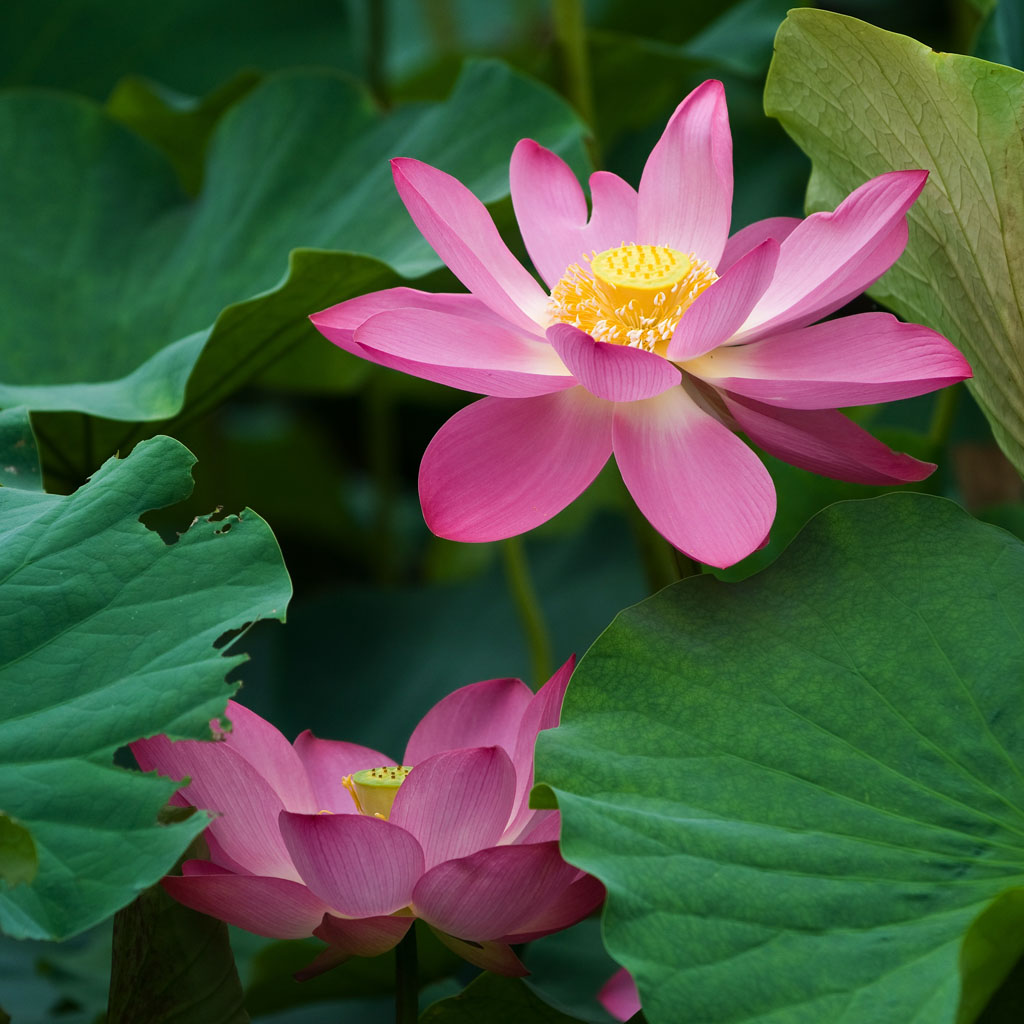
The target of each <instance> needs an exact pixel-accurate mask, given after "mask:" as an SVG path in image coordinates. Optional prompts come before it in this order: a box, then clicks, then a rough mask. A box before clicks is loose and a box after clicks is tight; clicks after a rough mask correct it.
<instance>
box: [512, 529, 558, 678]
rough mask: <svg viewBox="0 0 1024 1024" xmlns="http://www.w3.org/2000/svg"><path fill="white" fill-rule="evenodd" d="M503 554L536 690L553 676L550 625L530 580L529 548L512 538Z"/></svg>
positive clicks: (517, 539) (520, 539) (518, 539)
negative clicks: (527, 556) (546, 622)
mask: <svg viewBox="0 0 1024 1024" xmlns="http://www.w3.org/2000/svg"><path fill="white" fill-rule="evenodd" d="M501 550H502V555H503V556H504V559H505V575H506V577H507V578H508V586H509V590H510V591H511V592H512V599H513V601H515V605H516V610H517V611H518V612H519V619H520V621H521V622H522V624H523V630H524V631H525V633H526V643H527V646H528V647H529V649H530V666H531V669H532V671H533V679H534V683H533V685H534V689H538V688H539V687H541V686H543V685H544V681H545V680H546V679H547V678H548V677H549V676H550V675H551V671H552V670H551V641H550V639H549V638H548V630H547V626H546V625H545V624H544V613H543V612H542V611H541V608H540V602H539V601H538V600H537V592H536V591H535V590H534V587H533V581H532V580H531V579H530V566H529V563H528V561H527V559H526V549H525V547H524V546H523V541H522V538H521V537H509V539H508V540H505V541H502V543H501Z"/></svg>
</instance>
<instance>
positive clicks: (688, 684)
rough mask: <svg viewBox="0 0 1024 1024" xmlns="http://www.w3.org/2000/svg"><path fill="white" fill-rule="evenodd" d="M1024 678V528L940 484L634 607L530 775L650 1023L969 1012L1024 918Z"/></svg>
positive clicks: (846, 514) (845, 512)
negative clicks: (727, 577) (765, 558)
mask: <svg viewBox="0 0 1024 1024" xmlns="http://www.w3.org/2000/svg"><path fill="white" fill-rule="evenodd" d="M1022 680H1024V544H1021V542H1020V541H1019V540H1017V539H1016V538H1015V537H1012V536H1010V535H1009V534H1007V533H1005V532H1003V531H1002V530H1000V529H998V528H996V527H992V526H987V525H984V524H982V523H979V522H977V521H976V520H973V519H971V518H970V516H968V515H967V514H966V513H965V512H964V511H963V510H962V509H961V508H959V506H956V505H954V504H952V503H951V502H948V501H945V500H943V499H941V498H935V497H931V496H928V495H923V494H914V493H900V494H890V495H887V496H885V497H881V498H874V499H871V500H866V501H857V502H844V503H842V504H838V505H833V506H832V507H830V508H828V509H826V510H825V511H824V512H822V513H820V514H819V515H818V516H816V517H815V518H814V519H813V520H811V522H810V524H809V525H808V526H807V527H806V528H805V529H804V531H803V532H802V533H801V534H800V535H799V536H798V537H797V539H796V540H795V541H794V542H793V544H792V546H791V547H790V548H789V549H788V550H787V551H786V552H784V553H783V554H782V555H781V556H780V557H779V559H778V561H777V562H776V563H775V564H773V565H772V566H771V567H769V568H768V569H766V570H764V571H763V572H762V573H760V574H759V575H757V576H754V577H751V578H749V579H747V580H745V581H744V582H742V583H733V584H730V583H722V582H719V581H717V580H715V579H712V578H711V577H709V576H701V577H693V578H690V579H687V580H684V581H682V582H680V583H678V584H676V585H674V586H672V587H669V588H668V589H666V590H664V591H662V592H661V593H659V594H657V595H655V596H654V597H652V598H649V599H648V600H646V601H644V602H642V603H641V604H639V605H636V606H634V607H633V608H630V609H628V610H626V611H624V612H622V613H621V614H620V615H619V616H618V618H616V620H615V621H614V622H613V623H612V625H611V626H610V627H609V628H608V629H607V630H606V631H605V633H604V634H603V635H602V636H601V637H600V638H599V639H598V640H597V642H596V643H595V644H594V646H593V647H592V648H591V649H590V651H589V652H588V653H587V655H586V656H585V657H584V659H583V660H582V662H581V663H580V666H579V668H578V669H577V671H576V674H575V675H574V677H573V680H572V683H571V684H570V686H569V690H568V694H567V696H566V700H565V706H564V709H563V713H562V726H561V728H559V729H556V730H554V731H552V732H548V733H545V734H544V735H542V736H541V739H540V744H539V750H538V765H537V778H538V780H541V781H542V782H544V783H547V784H548V785H549V786H550V788H551V790H553V791H554V794H555V796H556V797H557V801H558V805H559V807H560V808H561V810H562V821H563V829H562V845H563V852H564V853H565V856H566V857H567V858H568V859H569V860H570V861H571V862H573V863H574V864H577V865H579V866H580V867H582V868H585V869H586V870H588V871H590V872H592V873H593V874H595V875H596V876H597V877H598V878H600V879H601V880H602V881H603V882H604V883H605V885H606V886H607V888H608V904H607V909H606V911H605V920H604V925H605V939H606V942H607V945H608V949H609V951H610V952H611V954H612V955H613V956H614V957H615V958H616V959H617V960H618V961H619V962H621V963H622V964H623V965H624V966H626V967H628V968H629V969H630V970H631V971H632V972H633V973H634V974H635V976H636V978H637V981H638V984H639V988H640V992H641V996H642V998H643V1000H644V1011H645V1014H646V1015H647V1017H648V1019H649V1020H650V1021H651V1022H652V1024H676V1022H679V1021H682V1020H685V1021H686V1022H687V1024H720V1022H722V1021H733V1022H740V1021H743V1022H749V1024H754V1022H757V1024H820V1022H823V1021H828V1022H829V1024H908V1022H914V1024H954V1022H957V1024H968V1022H969V1021H971V1020H973V1019H974V1017H975V1015H976V1013H977V1012H978V1011H979V1010H980V1009H981V1008H982V1007H983V1006H984V1005H985V1003H986V1001H987V999H988V997H989V996H990V995H991V993H992V991H993V989H994V988H996V987H997V986H998V984H999V983H1000V982H1001V981H1002V979H1003V977H1004V976H1005V975H1006V973H1007V971H1008V970H1009V969H1010V967H1012V965H1013V962H1014V960H1015V959H1016V958H1017V956H1018V955H1019V954H1020V952H1021V946H1022V936H1024V901H1022V900H1021V899H1020V898H1019V895H1017V896H1014V897H1008V896H1004V897H1002V898H1001V899H1000V895H1001V894H1003V893H1004V892H1006V891H1007V890H1013V889H1019V887H1020V886H1021V885H1024V690H1022V687H1021V683H1022ZM543 793H544V791H543V790H541V791H540V793H539V794H538V795H542V794H543ZM993 901H997V902H996V903H993ZM988 908H995V909H989V912H987V913H986V910H987V909H988ZM976 921H977V922H978V924H977V926H976V927H972V923H973V922H976ZM965 935H966V936H967V938H966V941H965ZM993 951H995V952H993Z"/></svg>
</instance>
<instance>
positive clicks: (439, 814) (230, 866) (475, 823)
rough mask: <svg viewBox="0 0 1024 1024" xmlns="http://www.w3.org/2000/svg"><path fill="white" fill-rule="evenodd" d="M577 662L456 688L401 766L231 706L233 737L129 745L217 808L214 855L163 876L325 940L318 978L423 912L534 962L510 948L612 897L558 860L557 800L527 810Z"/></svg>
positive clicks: (460, 934) (188, 800)
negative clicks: (539, 752) (536, 762)
mask: <svg viewBox="0 0 1024 1024" xmlns="http://www.w3.org/2000/svg"><path fill="white" fill-rule="evenodd" d="M571 672H572V661H571V660H570V661H569V662H568V663H566V664H565V665H564V666H563V667H562V668H561V669H560V670H559V671H558V672H556V673H555V675H554V676H552V677H551V679H550V680H548V682H547V683H546V684H545V686H544V687H543V688H542V689H541V690H540V691H539V692H538V693H536V694H533V693H532V692H531V691H530V689H529V688H528V687H527V686H526V685H525V684H524V683H522V682H521V681H520V680H518V679H492V680H488V681H486V682H482V683H474V684H473V685H471V686H464V687H462V688H461V689H459V690H456V691H455V692H454V693H452V694H449V696H447V697H445V698H444V699H443V700H442V701H440V702H439V703H438V704H436V705H435V706H434V707H433V708H432V709H431V710H430V711H429V712H427V714H426V716H425V717H424V718H423V720H422V721H421V722H420V723H419V725H418V726H417V727H416V729H415V730H414V731H413V734H412V737H411V738H410V740H409V743H408V746H407V747H406V748H405V756H404V758H403V762H402V765H401V766H399V765H396V763H395V762H394V761H393V760H392V759H391V758H389V757H388V756H387V755H385V754H381V753H379V752H377V751H375V750H370V749H368V748H366V747H361V746H358V745H356V744H354V743H341V742H336V741H333V740H322V739H317V737H315V736H314V735H313V734H312V733H311V732H309V731H308V730H307V731H306V732H304V733H302V734H301V735H300V736H299V737H298V738H297V739H296V740H295V744H294V745H292V744H290V743H288V741H287V740H285V738H284V737H283V736H282V735H281V733H279V732H278V731H277V729H275V728H274V727H273V726H272V725H270V724H269V723H268V722H265V721H264V720H263V719H262V718H260V717H259V716H258V715H256V714H255V713H253V712H252V711H248V710H247V709H246V708H244V707H242V705H240V704H236V703H235V702H234V701H231V702H229V704H228V711H227V714H228V717H229V719H230V720H231V723H232V726H233V728H232V730H231V732H229V733H227V734H224V735H223V738H222V741H221V742H199V741H195V740H183V741H178V742H172V741H171V740H170V739H168V738H167V737H166V736H155V737H153V738H151V739H143V740H139V741H137V742H135V743H133V744H132V751H133V752H134V754H135V757H136V760H137V761H138V762H139V765H140V767H141V768H142V769H143V770H144V771H150V770H153V769H156V771H158V772H160V773H161V774H162V775H168V776H170V777H171V778H175V779H180V778H182V777H184V776H188V777H189V778H190V782H189V784H188V785H187V786H184V787H182V788H181V789H180V790H178V792H177V793H176V794H175V797H174V802H175V803H178V804H181V805H189V804H193V805H195V806H196V807H201V808H204V809H206V810H209V811H212V812H214V813H215V814H216V815H218V816H217V817H215V818H214V820H213V822H212V823H211V825H210V826H209V828H208V829H207V830H206V839H207V842H208V844H209V849H210V860H190V861H186V862H185V864H184V865H183V868H182V871H183V874H182V875H181V876H180V877H174V876H170V877H167V878H165V879H164V880H163V885H164V888H165V889H166V890H167V891H168V892H169V893H170V894H171V895H172V896H173V897H174V898H175V899H176V900H178V901H179V902H181V903H184V904H185V905H186V906H189V907H192V908H193V909H194V910H198V911H201V912H202V913H204V914H210V915H212V916H213V917H218V918H220V919H221V920H224V921H227V922H228V923H229V924H234V925H237V926H238V927H240V928H245V929H246V930H248V931H251V932H256V933H257V934H258V935H266V936H269V937H271V938H281V939H290V938H302V937H305V936H308V935H310V934H313V935H316V936H318V937H319V938H321V939H323V940H324V941H325V942H327V943H328V944H329V948H328V949H326V950H325V951H324V952H323V953H321V954H320V956H319V957H318V958H317V960H315V961H314V962H313V964H312V965H311V966H310V967H309V968H307V970H306V971H305V972H304V975H303V976H305V977H310V976H312V975H313V974H316V973H319V972H320V971H322V970H326V969H327V968H329V967H333V966H335V965H336V964H338V963H341V962H342V961H343V960H346V959H347V958H348V957H350V956H353V955H355V956H376V955H378V954H380V953H385V952H387V951H388V950H390V949H391V948H392V947H394V946H395V945H396V944H397V943H398V942H399V940H400V939H401V938H402V936H403V935H405V933H406V931H408V929H409V927H410V925H411V924H412V922H413V919H414V918H416V917H419V918H421V919H422V920H424V921H425V922H426V923H427V924H429V925H430V926H431V927H432V928H433V929H434V930H435V931H436V932H437V934H438V936H439V938H440V939H441V941H442V942H444V943H445V944H446V945H447V946H449V947H451V948H452V949H453V950H455V952H457V953H459V954H460V955H461V956H463V957H465V959H467V960H468V961H470V962H471V963H474V964H476V965H478V966H480V967H484V968H487V969H488V970H491V971H496V972H497V973H499V974H510V975H521V974H525V973H527V972H526V969H525V968H524V967H523V965H522V963H521V962H520V961H519V959H518V957H517V956H516V955H515V954H514V953H513V952H512V950H511V949H510V948H509V944H510V943H515V942H527V941H529V940H530V939H534V938H539V937H540V936H542V935H547V934H549V933H550V932H554V931H558V930H560V929H562V928H566V927H568V926H569V925H572V924H575V923H576V922H577V921H579V920H580V919H581V918H583V917H585V916H586V915H587V914H589V913H590V911H591V910H593V909H594V907H595V906H597V905H598V904H599V903H600V902H601V900H602V898H603V896H604V890H603V888H602V886H601V884H600V882H598V881H597V880H596V879H594V878H592V877H591V876H589V875H587V874H585V873H584V872H582V871H579V870H577V869H576V868H574V867H571V866H570V865H569V864H566V863H565V861H563V860H562V857H561V855H560V853H559V850H558V833H559V817H558V812H557V811H532V810H530V808H529V807H528V806H527V798H528V796H529V792H530V787H531V786H532V784H533V748H534V744H535V742H536V739H537V733H538V732H539V731H540V730H541V729H547V728H551V727H553V726H555V725H557V724H558V717H559V713H560V711H561V707H562V697H563V695H564V694H565V687H566V685H567V684H568V682H569V676H570V674H571ZM409 766H412V768H411V770H409ZM353 796H355V797H356V799H353ZM392 799H393V804H392ZM357 800H358V804H359V806H358V807H357ZM360 812H362V813H360Z"/></svg>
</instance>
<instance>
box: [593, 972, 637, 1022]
mask: <svg viewBox="0 0 1024 1024" xmlns="http://www.w3.org/2000/svg"><path fill="white" fill-rule="evenodd" d="M597 998H598V1001H599V1002H600V1003H601V1005H602V1006H603V1007H604V1008H605V1009H606V1010H607V1011H608V1013H610V1014H611V1015H612V1016H613V1017H614V1018H615V1019H616V1020H629V1018H630V1017H633V1016H635V1015H636V1014H638V1013H639V1012H640V993H639V992H638V991H637V988H636V982H635V981H633V976H632V975H631V974H630V973H629V971H627V970H626V968H625V967H623V968H622V969H621V970H618V971H616V972H615V973H614V974H613V975H612V976H611V977H610V978H609V979H608V980H607V981H606V982H605V983H604V984H603V985H602V986H601V991H600V992H598V993H597Z"/></svg>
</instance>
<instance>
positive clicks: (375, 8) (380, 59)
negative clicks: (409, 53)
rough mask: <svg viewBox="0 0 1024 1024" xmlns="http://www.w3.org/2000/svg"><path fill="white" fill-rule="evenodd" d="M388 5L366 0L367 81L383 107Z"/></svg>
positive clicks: (385, 93) (385, 87) (387, 101)
mask: <svg viewBox="0 0 1024 1024" xmlns="http://www.w3.org/2000/svg"><path fill="white" fill-rule="evenodd" d="M387 8H388V5H387V4H385V3H382V2H381V0H366V42H367V46H366V81H367V83H368V84H369V86H370V92H372V93H373V95H374V96H375V97H376V98H377V101H378V102H379V103H380V105H381V106H382V107H387V106H388V103H389V99H390V97H389V96H388V83H387V73H386V71H385V68H384V61H385V58H386V56H387V35H388V24H387V16H388V11H387Z"/></svg>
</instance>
